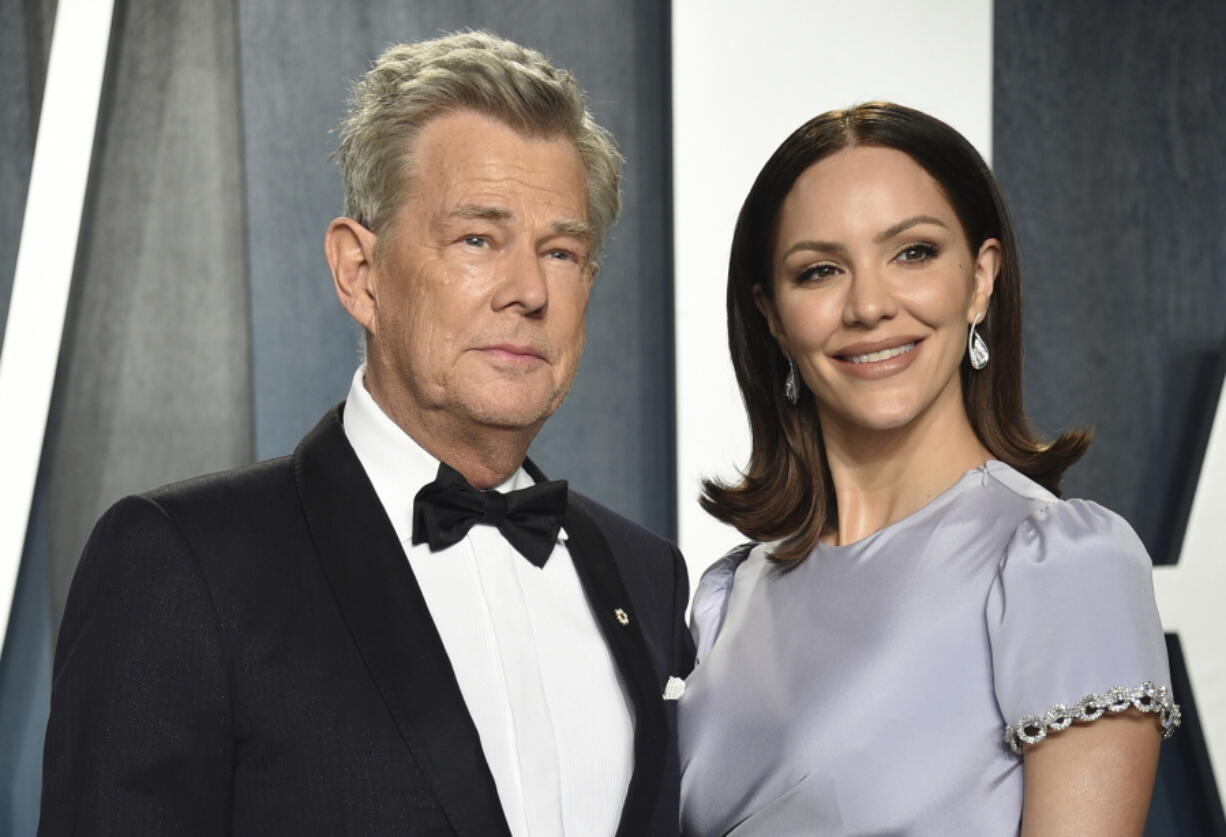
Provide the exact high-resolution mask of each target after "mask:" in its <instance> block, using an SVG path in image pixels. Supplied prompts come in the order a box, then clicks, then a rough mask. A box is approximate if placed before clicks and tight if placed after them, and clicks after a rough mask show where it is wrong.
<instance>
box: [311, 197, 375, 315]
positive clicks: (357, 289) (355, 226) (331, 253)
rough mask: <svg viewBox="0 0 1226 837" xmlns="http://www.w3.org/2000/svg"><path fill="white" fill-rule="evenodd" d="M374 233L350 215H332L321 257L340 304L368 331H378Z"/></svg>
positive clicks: (325, 234)
mask: <svg viewBox="0 0 1226 837" xmlns="http://www.w3.org/2000/svg"><path fill="white" fill-rule="evenodd" d="M375 242H376V236H375V234H374V233H372V232H371V231H370V230H368V229H366V227H364V226H362V225H361V224H359V223H358V222H357V221H355V220H353V219H352V218H336V219H335V220H333V221H332V223H331V224H329V225H328V231H327V232H326V233H324V257H325V258H326V259H327V260H328V267H329V268H330V269H331V270H332V285H333V287H334V288H335V289H336V297H337V299H339V300H340V303H341V307H342V308H344V309H345V310H346V311H347V312H349V316H351V317H353V319H354V320H356V321H357V323H358V324H359V325H360V326H362V328H364V329H366V331H367V332H368V333H370V334H375V333H377V331H378V317H377V314H378V307H379V306H378V300H377V296H376V280H377V274H378V270H377V268H376V266H375Z"/></svg>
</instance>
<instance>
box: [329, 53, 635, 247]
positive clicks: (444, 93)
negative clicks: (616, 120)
mask: <svg viewBox="0 0 1226 837" xmlns="http://www.w3.org/2000/svg"><path fill="white" fill-rule="evenodd" d="M462 109H470V110H474V111H477V112H479V113H483V114H486V115H488V116H492V117H494V118H496V119H499V120H501V121H503V122H505V123H506V124H507V125H509V126H510V127H512V128H514V129H515V130H517V131H520V132H522V133H524V134H525V135H528V136H536V137H546V138H554V137H566V138H568V139H570V140H571V141H572V142H574V144H575V148H576V149H577V150H578V152H579V156H580V158H581V159H582V160H583V165H584V168H585V169H586V171H587V212H588V222H589V223H591V224H592V227H593V230H594V232H593V240H592V257H593V259H594V258H595V257H596V255H598V254H599V252H600V246H601V243H602V242H603V239H604V235H605V233H606V232H607V231H608V229H609V227H610V226H612V224H613V222H614V221H615V220H617V213H618V211H619V209H620V207H621V197H620V194H619V182H620V179H621V162H622V157H621V154H620V153H618V150H617V146H615V145H614V144H613V140H612V138H611V137H610V136H609V134H608V132H607V131H605V130H604V129H603V128H601V127H600V126H599V125H597V124H596V122H595V121H594V120H593V119H592V114H591V113H590V112H588V109H587V105H586V104H585V102H584V96H583V91H582V90H581V89H580V87H579V85H578V83H577V82H576V81H575V78H574V76H572V75H571V74H570V73H569V72H567V71H566V70H561V69H558V68H557V67H554V66H553V65H552V64H550V63H549V62H548V61H547V60H546V59H545V56H543V55H541V54H540V53H539V52H537V51H536V50H533V49H528V48H527V47H522V46H520V45H519V44H516V43H514V42H512V41H508V40H505V39H503V38H499V37H497V36H495V35H492V34H490V33H488V32H459V33H455V34H452V35H447V36H445V37H441V38H435V39H434V40H430V41H421V42H419V43H415V44H398V45H396V46H392V47H389V48H388V49H387V50H386V51H385V52H384V53H383V54H382V55H381V56H379V58H378V60H377V61H375V62H374V64H373V65H372V66H371V68H370V70H369V71H368V72H367V73H366V74H365V75H364V76H362V77H361V78H360V79H358V81H357V82H355V83H354V85H353V89H352V92H351V95H350V100H349V115H348V117H347V118H346V119H345V121H344V122H342V123H341V125H340V135H341V144H340V147H339V148H338V149H337V150H336V153H335V155H334V156H335V158H336V159H337V161H338V163H339V165H340V170H341V178H342V180H343V181H344V187H345V214H346V215H348V216H349V217H350V218H353V219H354V220H355V221H357V222H359V223H360V224H362V225H363V226H365V227H366V228H367V229H369V230H371V231H372V232H374V233H376V234H379V233H380V232H382V231H383V230H385V229H386V228H387V225H388V224H389V223H390V222H391V221H392V220H393V219H394V218H395V216H396V212H397V209H398V208H399V207H400V205H401V203H402V202H403V200H404V198H405V196H406V194H407V191H408V189H410V188H411V183H410V178H411V174H412V170H413V169H412V162H413V161H412V151H413V145H414V140H415V139H416V137H417V134H418V132H419V131H421V129H422V128H423V127H424V126H425V124H426V123H427V122H429V121H430V120H431V119H432V118H434V117H436V116H439V115H442V114H444V113H447V112H450V111H455V110H462Z"/></svg>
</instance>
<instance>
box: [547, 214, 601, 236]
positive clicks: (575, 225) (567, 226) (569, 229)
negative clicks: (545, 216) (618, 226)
mask: <svg viewBox="0 0 1226 837" xmlns="http://www.w3.org/2000/svg"><path fill="white" fill-rule="evenodd" d="M549 226H550V228H551V229H552V230H553V233H554V235H573V236H575V237H576V238H591V237H592V236H593V235H594V234H595V232H596V228H595V227H593V226H592V225H591V224H589V223H588V222H587V221H580V220H579V219H578V218H563V219H562V220H561V221H554V222H553V223H552V224H550V225H549Z"/></svg>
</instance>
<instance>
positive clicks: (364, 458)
mask: <svg viewBox="0 0 1226 837" xmlns="http://www.w3.org/2000/svg"><path fill="white" fill-rule="evenodd" d="M365 372H366V368H365V366H362V367H360V368H359V369H358V371H357V373H356V374H355V375H354V378H353V384H352V386H351V387H350V389H349V399H348V401H347V402H346V405H345V414H344V425H345V435H346V436H347V437H348V439H349V443H350V444H351V445H352V446H353V449H354V452H355V453H357V456H358V460H359V461H360V462H361V463H362V467H363V468H364V469H365V471H366V475H367V476H368V477H369V478H370V481H371V484H372V485H374V489H375V493H376V494H377V495H378V497H379V501H380V502H381V503H382V504H383V508H384V510H385V511H386V512H387V516H388V518H390V520H391V521H392V526H393V527H395V530H396V535H397V537H398V538H399V539H400V545H401V546H402V547H403V548H404V551H405V555H406V556H407V557H408V561H409V566H410V567H411V568H412V569H413V574H414V575H415V576H416V577H417V583H418V584H419V585H420V586H421V592H422V595H423V596H424V597H425V599H426V604H427V606H428V607H429V608H430V615H431V617H432V618H433V620H434V624H435V626H436V627H437V628H438V632H439V636H441V637H442V640H443V646H444V647H445V648H446V650H447V656H448V657H449V658H450V660H451V666H452V668H453V669H454V670H455V675H456V680H458V681H459V684H460V692H461V693H462V694H463V695H464V702H465V704H466V705H467V707H468V712H469V714H470V715H471V716H472V719H473V722H474V723H475V724H476V727H477V732H478V733H479V734H480V736H481V747H482V749H483V750H484V752H485V760H486V761H487V762H488V763H489V767H490V772H491V773H493V775H494V784H495V785H496V786H497V788H498V798H499V800H501V802H502V810H503V813H504V814H505V815H506V819H507V824H508V825H509V826H510V828H511V833H512V834H513V835H515V837H553V835H558V837H561V835H566V834H569V835H581V837H588V836H589V835H592V836H593V837H595V836H596V835H603V834H608V835H612V834H614V833H615V832H616V831H617V825H618V822H619V821H620V819H621V810H622V804H623V802H624V801H625V797H626V790H627V788H628V787H629V784H630V774H631V772H632V770H633V768H634V719H633V711H632V707H631V705H630V702H629V701H628V699H627V697H626V695H625V692H624V690H623V688H622V684H621V679H620V677H619V676H618V672H617V669H616V666H615V664H614V662H613V658H612V656H611V655H610V653H609V649H608V647H607V646H606V645H605V642H604V639H603V637H602V636H601V634H600V629H599V628H598V627H597V625H596V620H595V617H594V616H593V614H592V611H591V608H590V606H589V605H588V601H587V597H586V595H585V594H584V592H583V588H582V586H581V585H580V583H579V577H578V575H577V574H576V573H575V567H574V564H573V563H571V559H570V553H569V552H568V550H567V546H566V533H565V531H563V532H561V533H559V535H558V543H557V545H556V546H555V547H554V550H553V553H552V555H551V556H550V558H549V560H548V561H547V562H546V563H545V566H544V567H543V568H538V567H535V566H533V565H532V564H531V563H530V562H529V561H528V560H527V559H526V558H524V557H523V556H522V555H520V554H519V553H518V552H517V551H516V550H515V549H514V547H512V546H511V545H510V544H509V543H508V542H507V540H506V539H505V538H504V537H503V536H502V534H501V533H500V532H499V531H498V530H497V529H496V528H495V527H493V526H488V525H481V524H478V525H476V526H474V527H473V528H472V529H471V530H470V531H469V533H468V535H466V536H465V537H464V539H463V540H462V541H460V542H459V543H457V544H455V545H454V546H451V547H448V548H447V549H443V550H440V551H438V552H431V551H430V548H429V546H428V545H427V544H421V545H419V546H414V545H413V543H412V535H413V500H414V498H415V497H416V496H417V492H418V490H420V489H421V487H422V486H424V485H425V484H427V483H429V482H432V481H433V480H434V478H435V477H436V476H437V474H438V466H439V461H438V460H437V459H435V458H434V457H433V456H431V455H430V454H428V453H427V452H426V451H425V450H424V449H422V447H421V446H420V445H418V444H417V443H416V442H414V441H413V439H412V438H411V437H410V436H409V435H408V434H407V433H405V432H404V431H403V430H401V429H400V427H399V426H397V425H396V424H395V423H394V422H393V421H392V420H391V419H390V418H388V417H387V415H386V414H385V413H384V412H383V410H382V409H380V407H379V405H378V404H376V403H375V401H374V399H373V398H372V397H371V395H370V393H369V392H367V390H366V387H365V385H364V383H363V379H364V376H365ZM532 484H533V480H532V477H531V476H529V475H528V473H527V472H526V471H525V470H524V469H523V468H522V467H521V468H520V469H519V470H517V471H516V472H515V473H514V474H513V475H511V478H510V479H508V480H507V481H506V482H504V483H503V484H502V485H499V486H498V490H499V491H503V492H506V491H512V490H515V489H519V488H526V487H528V486H530V485H532Z"/></svg>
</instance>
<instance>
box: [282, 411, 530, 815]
mask: <svg viewBox="0 0 1226 837" xmlns="http://www.w3.org/2000/svg"><path fill="white" fill-rule="evenodd" d="M342 409H343V405H341V406H338V407H337V408H334V409H333V410H330V411H329V412H328V413H327V414H326V415H325V416H324V418H323V419H322V420H321V421H320V422H319V424H318V425H316V427H315V429H314V430H312V431H311V432H310V433H309V434H307V436H306V438H304V439H303V440H302V442H301V443H300V444H299V445H298V448H297V450H295V451H294V475H295V479H296V480H297V483H298V492H299V495H300V496H301V498H302V505H303V509H304V510H305V513H306V519H307V524H308V526H309V528H310V531H311V536H312V538H313V540H314V542H315V550H316V552H317V554H318V556H319V560H320V563H321V564H322V565H323V569H324V574H325V575H326V576H327V579H328V583H329V584H330V585H331V587H332V592H333V594H334V595H335V596H336V601H337V604H338V605H339V606H340V610H341V612H342V614H343V615H344V618H345V621H346V622H347V623H348V625H349V631H350V633H351V634H352V635H353V640H354V642H355V643H356V644H357V647H358V650H359V651H360V652H361V655H362V659H363V660H364V661H365V663H366V669H367V671H368V672H369V673H370V677H371V679H372V680H373V681H374V683H375V686H376V687H377V688H378V690H379V694H380V695H381V696H382V698H383V702H384V703H385V704H386V705H387V708H388V711H389V712H390V713H391V716H392V718H393V720H394V721H395V723H396V726H397V728H398V729H399V730H400V735H401V736H402V737H403V738H404V742H405V744H406V745H408V748H409V750H410V751H411V752H412V755H413V758H414V760H415V761H416V762H417V764H418V766H419V767H420V768H421V772H422V774H423V775H424V776H425V777H426V780H427V781H428V782H429V783H430V787H431V789H432V790H433V791H434V796H435V797H436V798H437V799H438V802H439V805H440V806H441V807H442V809H443V812H444V813H445V814H446V816H447V819H448V820H449V821H450V823H451V826H452V828H453V829H455V832H456V834H457V835H461V837H486V836H487V835H506V837H509V835H510V829H509V828H508V827H507V824H506V818H505V817H504V816H503V813H502V805H501V803H500V802H499V800H498V791H497V788H496V787H495V785H494V777H493V775H492V774H491V773H490V769H489V765H488V764H487V763H486V761H485V754H484V752H483V751H482V749H481V739H480V737H479V736H478V734H477V728H476V726H475V725H474V724H473V721H472V717H471V716H470V715H469V714H468V709H467V707H466V706H465V704H464V696H463V695H462V694H461V692H460V687H459V684H458V683H457V682H456V679H455V673H454V671H453V670H452V668H451V662H450V661H449V660H448V658H447V652H446V650H445V649H444V648H443V642H442V639H440V638H439V635H438V630H437V629H436V628H435V626H434V620H433V619H431V618H430V611H429V610H428V609H427V607H426V601H425V599H424V598H423V597H422V593H421V588H420V587H419V586H418V584H417V579H416V578H415V577H414V575H413V571H412V570H411V569H410V568H409V562H408V559H407V558H406V557H405V554H404V550H403V549H402V548H401V546H400V542H399V540H398V539H397V537H396V532H395V530H394V529H393V528H392V524H391V521H389V520H388V518H387V515H386V513H385V512H384V510H383V506H382V504H381V503H380V502H379V498H378V496H377V495H376V494H375V490H374V487H373V486H371V484H370V481H369V480H368V479H367V477H366V472H365V471H363V470H362V465H361V463H360V462H359V461H358V458H357V455H356V454H355V453H354V452H353V448H351V447H350V446H349V440H348V439H347V438H345V431H344V428H343V427H342V426H341V410H342Z"/></svg>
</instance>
